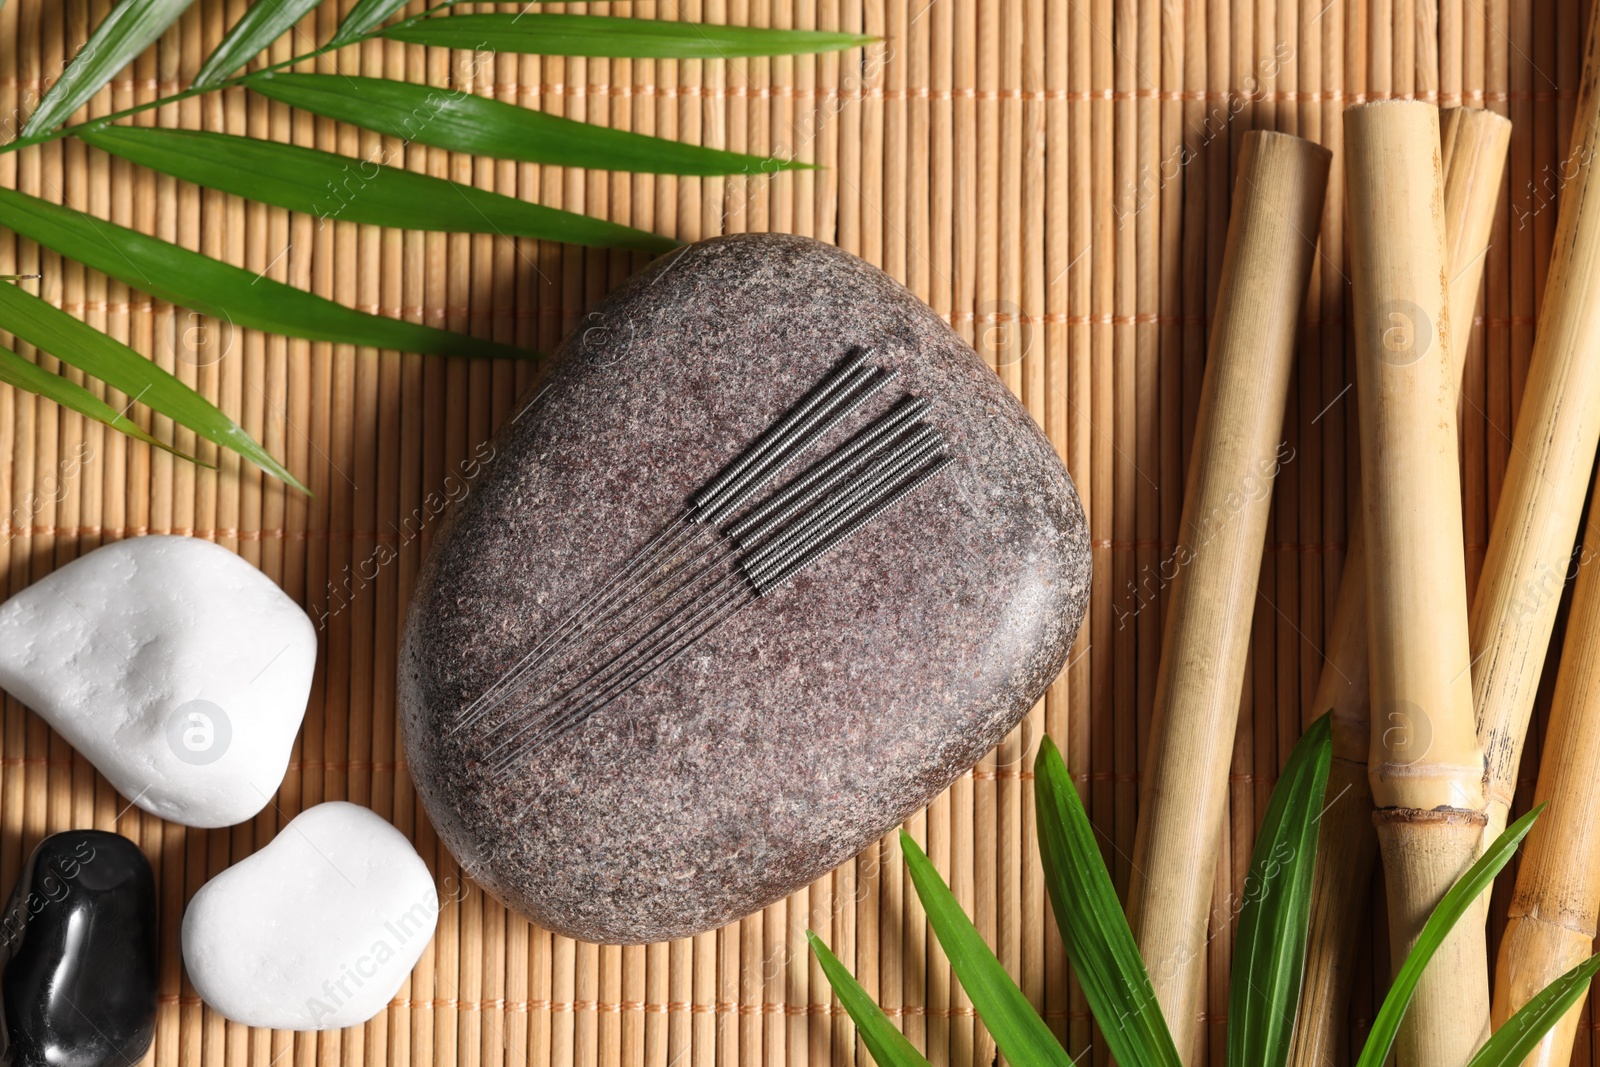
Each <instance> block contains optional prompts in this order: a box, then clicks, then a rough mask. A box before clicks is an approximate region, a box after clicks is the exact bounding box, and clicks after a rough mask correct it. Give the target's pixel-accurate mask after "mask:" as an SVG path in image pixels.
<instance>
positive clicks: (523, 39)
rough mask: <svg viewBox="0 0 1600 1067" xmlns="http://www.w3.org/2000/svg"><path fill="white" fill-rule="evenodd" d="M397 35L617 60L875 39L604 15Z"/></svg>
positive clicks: (457, 21) (447, 26) (427, 23)
mask: <svg viewBox="0 0 1600 1067" xmlns="http://www.w3.org/2000/svg"><path fill="white" fill-rule="evenodd" d="M379 36H382V37H388V38H390V39H391V40H395V41H406V42H408V43H411V44H424V45H432V46H434V47H438V48H465V49H476V50H478V51H482V52H522V53H526V54H530V55H547V56H610V57H612V58H618V59H733V58H735V57H738V56H778V55H801V54H806V53H812V52H833V51H837V50H839V49H841V48H857V47H860V46H861V45H866V44H871V43H872V42H873V41H875V40H877V38H875V37H866V36H863V35H861V34H856V33H830V32H826V31H818V30H774V29H763V28H758V27H752V26H718V25H710V24H705V23H698V22H663V21H660V20H658V19H631V18H612V17H610V16H605V15H548V14H519V15H509V14H498V15H495V14H489V15H454V16H451V17H449V18H428V19H423V20H421V21H408V22H402V23H400V24H399V25H397V26H392V27H390V28H389V29H387V30H384V31H382V33H381V34H380V35H379Z"/></svg>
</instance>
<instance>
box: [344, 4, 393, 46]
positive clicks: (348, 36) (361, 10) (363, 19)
mask: <svg viewBox="0 0 1600 1067" xmlns="http://www.w3.org/2000/svg"><path fill="white" fill-rule="evenodd" d="M405 6H406V0H361V2H360V3H358V4H356V6H355V7H353V8H351V9H350V14H348V15H346V16H345V17H344V21H343V22H341V23H339V28H338V29H337V30H335V31H334V33H333V39H332V40H331V41H329V42H328V43H329V44H331V45H342V44H349V43H350V42H351V41H354V40H355V39H356V38H357V37H360V36H362V35H363V34H365V33H366V32H367V31H369V30H371V29H373V28H374V27H376V26H379V25H381V24H382V23H383V20H384V19H386V18H388V17H389V16H390V15H392V14H394V13H395V12H396V11H399V10H400V9H401V8H403V7H405Z"/></svg>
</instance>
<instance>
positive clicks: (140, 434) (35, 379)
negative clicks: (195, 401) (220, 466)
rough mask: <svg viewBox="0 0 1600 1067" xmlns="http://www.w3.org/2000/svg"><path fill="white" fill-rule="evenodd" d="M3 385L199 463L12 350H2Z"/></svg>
mask: <svg viewBox="0 0 1600 1067" xmlns="http://www.w3.org/2000/svg"><path fill="white" fill-rule="evenodd" d="M0 382H5V383H6V384H7V385H14V386H16V387H17V388H18V389H26V390H27V391H28V392H30V393H37V394H39V395H40V396H42V397H44V398H45V399H46V400H53V401H55V402H56V403H57V404H60V405H61V406H62V407H64V408H70V409H71V410H73V411H76V412H77V413H78V414H80V415H83V416H85V417H87V418H91V419H94V420H95V421H96V422H103V423H105V424H106V425H107V426H109V427H111V428H112V429H113V430H118V431H121V432H122V433H125V434H127V435H128V436H129V437H132V438H134V439H136V440H139V441H143V442H144V443H145V444H147V445H155V446H156V447H157V448H159V449H162V450H164V451H167V452H171V453H172V454H173V455H175V456H183V458H184V459H187V460H190V461H191V462H198V460H195V458H194V457H193V456H187V455H184V454H183V453H182V452H179V451H177V450H176V449H174V448H172V447H171V446H170V445H166V444H163V443H162V442H160V441H158V440H156V439H155V438H154V437H151V436H150V435H149V434H147V433H145V432H144V431H143V430H141V429H140V428H139V425H138V423H136V422H133V421H132V420H130V419H128V418H127V417H126V416H124V415H123V414H122V412H120V411H117V410H116V409H115V408H113V407H112V406H111V405H110V404H107V403H106V402H105V401H104V400H101V399H100V398H99V397H97V396H95V395H94V394H93V393H91V392H89V390H87V389H85V388H84V387H83V386H81V385H79V384H77V383H76V382H72V381H69V380H67V379H66V378H63V377H61V375H59V374H51V373H50V372H49V371H47V370H45V369H44V368H43V367H40V366H39V365H38V364H36V363H30V362H28V361H27V360H25V359H23V358H22V357H21V356H19V355H17V354H16V353H15V352H13V351H11V349H9V348H0ZM202 466H204V464H202Z"/></svg>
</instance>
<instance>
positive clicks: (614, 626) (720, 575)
mask: <svg viewBox="0 0 1600 1067" xmlns="http://www.w3.org/2000/svg"><path fill="white" fill-rule="evenodd" d="M872 355H873V353H872V352H871V350H863V351H858V352H857V353H855V354H854V355H852V356H850V357H849V358H847V359H845V360H844V361H843V362H842V363H840V364H839V365H837V366H836V367H834V369H833V370H832V371H830V372H829V373H828V375H827V376H826V377H824V378H823V379H822V381H820V382H818V383H817V385H816V386H814V387H813V388H812V389H811V391H810V392H808V393H806V395H805V396H803V397H801V399H800V401H799V402H798V403H796V404H795V406H794V407H793V408H791V409H790V410H789V411H788V412H787V413H786V414H785V415H784V416H783V417H782V418H780V419H779V420H778V421H777V422H775V423H773V424H772V425H771V426H770V427H768V428H767V429H766V430H765V431H764V432H763V433H762V434H761V435H760V436H759V437H757V438H756V439H755V441H753V442H752V443H751V444H750V446H749V447H748V448H747V449H745V451H744V452H743V453H741V454H740V455H739V456H738V458H736V459H735V460H734V461H733V462H732V463H730V464H729V465H728V466H727V467H726V468H724V469H723V471H722V472H721V473H720V474H718V475H717V476H716V477H715V478H713V479H712V480H711V481H710V482H708V483H706V485H705V486H704V487H703V488H701V489H700V490H699V491H698V492H696V493H695V494H694V495H693V496H691V497H690V498H689V501H688V504H687V506H686V507H685V508H684V509H683V510H682V511H680V512H679V513H678V515H677V516H676V517H675V518H674V519H672V521H670V522H669V523H668V524H667V525H666V527H665V528H663V529H662V530H661V531H660V532H659V533H658V534H656V535H655V537H653V538H652V539H651V540H650V542H649V543H648V544H646V545H645V546H644V547H643V548H641V549H640V550H639V551H638V552H636V553H635V554H634V555H633V557H632V558H631V559H629V560H628V561H627V562H626V563H623V564H622V565H621V566H620V567H619V568H618V569H617V571H616V572H615V573H614V574H613V575H612V576H611V577H610V578H609V579H607V580H606V581H605V582H604V583H603V584H602V585H601V587H600V588H599V589H597V590H596V591H595V592H593V593H592V594H590V595H589V596H588V597H587V598H586V599H585V600H584V602H583V603H581V604H579V605H578V606H577V607H576V608H575V609H574V610H573V611H572V612H570V613H569V614H568V615H567V616H566V617H565V618H563V619H562V620H561V621H560V622H559V623H557V624H556V625H555V626H554V627H552V628H551V629H550V630H549V631H548V632H547V633H545V634H544V635H543V636H542V637H540V638H539V639H538V640H537V641H536V642H535V644H534V646H533V647H532V648H531V649H529V650H528V652H527V653H526V654H525V655H524V656H523V657H522V658H521V659H520V660H518V661H517V662H516V663H515V664H514V665H513V666H512V667H511V669H510V670H508V671H507V672H506V673H505V674H504V675H502V676H501V677H500V678H499V680H497V681H496V682H495V683H494V684H492V685H491V686H489V688H488V689H486V690H485V691H484V692H483V693H482V694H481V695H479V696H478V697H477V699H475V700H473V701H472V703H471V704H469V705H468V706H467V707H466V708H464V709H462V712H461V718H460V720H459V721H458V722H457V723H456V725H455V726H454V727H453V728H452V731H451V732H452V733H454V732H456V731H459V730H462V729H465V728H467V727H469V726H471V725H473V724H474V723H477V722H479V721H480V720H483V719H485V718H488V717H490V716H494V715H496V713H497V712H498V711H499V710H500V709H501V708H502V707H505V706H506V705H507V704H508V702H511V698H512V697H513V696H516V695H518V694H524V693H525V695H524V696H522V697H521V698H520V699H518V700H516V701H515V702H514V704H513V706H512V708H511V709H509V710H508V711H507V712H506V713H505V714H503V715H501V716H500V717H499V718H498V719H497V720H496V721H493V722H492V724H491V725H490V726H489V727H488V728H487V729H486V730H485V731H484V733H485V736H486V738H487V739H488V740H489V741H490V745H491V747H490V749H489V751H488V753H487V754H486V755H485V757H484V759H485V760H486V761H487V762H488V763H489V765H490V776H491V778H500V777H503V776H504V775H506V774H507V773H509V771H510V770H511V769H512V768H513V767H516V766H518V765H522V764H525V763H526V761H528V760H530V759H532V758H534V757H536V756H538V755H539V754H540V753H541V752H543V751H544V750H545V748H546V747H547V746H548V745H549V744H550V743H551V742H553V741H555V740H556V739H557V738H559V737H561V736H562V735H564V734H565V733H567V732H568V731H570V730H572V729H574V728H575V727H577V726H578V725H580V724H581V723H583V722H584V721H585V720H586V719H588V718H589V717H590V716H591V715H593V714H595V713H596V712H597V711H599V710H601V709H602V708H604V707H606V706H607V705H609V704H610V703H611V702H612V701H614V700H616V699H617V698H618V697H620V696H622V695H623V694H624V693H626V692H628V690H630V689H632V688H633V687H634V686H636V685H638V684H639V683H640V682H642V681H644V680H645V679H646V678H648V677H650V676H651V675H652V674H654V673H655V672H656V671H658V670H660V669H661V668H662V667H665V666H666V665H667V664H669V663H671V662H672V661H673V660H675V659H677V658H678V657H679V656H681V655H683V653H684V652H686V651H688V649H690V648H691V647H693V646H694V644H695V642H697V641H699V640H700V639H701V638H702V637H704V636H705V635H706V634H708V633H710V632H711V631H712V630H714V629H716V628H717V627H718V626H720V625H722V624H723V623H724V622H726V621H727V620H728V619H731V618H732V617H733V616H734V615H736V614H738V613H739V612H741V611H743V610H744V609H745V608H747V607H749V606H750V605H751V604H754V603H756V602H757V601H759V600H761V599H762V598H763V597H765V596H767V595H769V594H770V593H772V592H773V591H774V590H775V589H777V588H779V587H780V586H782V585H783V584H784V583H785V582H787V581H788V580H789V579H790V578H792V577H793V576H794V575H796V574H798V573H799V572H800V571H802V570H804V569H805V568H807V567H809V566H811V565H812V564H813V563H815V562H816V561H817V560H819V559H821V558H822V557H823V556H825V555H827V554H828V553H829V552H831V551H832V550H833V549H834V548H836V547H838V546H839V545H840V544H842V543H843V542H844V541H845V540H847V539H848V538H850V537H851V536H852V535H854V534H855V533H857V532H858V531H859V530H861V529H862V528H863V527H865V526H867V525H868V524H869V523H871V522H872V521H873V520H874V519H876V518H878V516H880V515H882V514H883V513H884V512H885V511H887V510H889V509H890V508H892V507H893V506H894V505H895V504H897V503H899V502H900V501H901V500H904V499H905V498H906V497H908V496H910V495H911V494H912V493H914V492H916V491H917V490H918V489H920V488H921V487H922V486H923V485H925V484H926V483H927V482H928V481H930V480H931V479H932V478H934V477H935V476H936V475H938V474H939V472H940V471H942V470H944V468H945V467H946V466H948V465H949V464H950V462H951V458H950V456H949V455H948V454H947V452H946V450H945V442H944V437H943V435H942V434H940V433H939V431H938V430H937V429H936V428H934V427H933V426H931V425H929V424H927V423H925V422H922V421H920V420H921V418H922V416H923V415H924V414H926V413H927V411H928V406H929V405H928V402H927V401H926V400H924V399H921V398H919V397H913V396H902V397H900V398H899V399H898V400H897V401H895V402H894V403H893V404H892V405H891V406H890V407H889V408H888V410H887V411H885V412H884V413H883V414H881V415H879V416H878V417H877V418H875V419H873V420H871V421H870V422H869V423H867V425H865V426H864V427H862V428H861V429H860V430H859V431H857V432H856V433H855V434H854V435H853V436H851V437H850V438H849V439H848V440H846V441H845V442H844V443H843V444H841V445H839V446H838V447H837V448H836V449H834V450H833V451H832V452H830V453H829V454H828V455H826V456H823V457H822V458H821V459H818V460H817V461H815V462H814V463H812V464H811V466H809V467H808V468H806V469H805V470H803V471H802V472H801V473H800V474H799V475H797V476H796V477H795V478H793V479H792V480H791V481H789V482H788V483H787V484H785V485H784V486H783V487H782V488H780V489H778V490H777V491H775V492H773V493H771V494H770V495H769V496H767V497H766V498H765V499H764V500H761V501H759V502H756V498H757V497H759V496H760V495H761V494H762V493H763V492H764V491H765V490H766V489H767V487H768V486H769V485H770V484H771V483H772V482H773V481H774V480H775V479H776V478H777V477H778V475H779V474H780V473H781V472H782V471H784V470H785V469H786V468H788V467H789V466H791V465H792V464H793V463H794V462H795V461H796V460H797V459H798V458H799V457H800V456H801V455H802V454H804V453H805V452H807V451H808V450H809V449H810V448H811V446H812V445H814V444H815V443H816V442H818V441H820V440H821V439H822V438H823V437H825V436H826V435H827V434H828V433H829V431H831V430H833V429H834V428H836V427H837V426H839V425H840V424H841V423H842V422H844V421H845V420H846V419H847V418H849V417H850V416H851V415H852V414H854V413H855V412H856V411H858V410H859V409H860V408H861V407H862V406H863V405H865V404H866V403H867V401H869V400H871V399H872V398H873V397H875V396H877V395H878V394H879V393H880V392H882V391H883V389H884V387H885V386H887V385H889V384H890V383H891V382H892V381H894V379H895V378H896V376H897V373H898V372H895V371H886V370H883V369H881V368H878V367H874V366H871V365H869V361H870V360H871V358H872ZM752 505H753V506H752ZM746 509H747V510H746Z"/></svg>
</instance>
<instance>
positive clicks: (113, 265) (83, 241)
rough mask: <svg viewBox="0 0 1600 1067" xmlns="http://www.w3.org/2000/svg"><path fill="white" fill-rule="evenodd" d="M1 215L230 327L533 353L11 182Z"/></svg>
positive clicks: (507, 354) (65, 251) (435, 350)
mask: <svg viewBox="0 0 1600 1067" xmlns="http://www.w3.org/2000/svg"><path fill="white" fill-rule="evenodd" d="M0 221H3V222H4V225H5V226H7V227H8V228H10V229H11V230H13V231H15V232H16V233H19V234H21V235H23V236H24V237H27V238H29V239H31V240H34V241H38V242H39V243H40V244H42V245H44V246H45V247H47V248H53V249H55V250H56V251H57V252H60V253H61V254H62V255H64V256H67V257H69V258H71V259H75V260H77V261H78V262H80V263H82V264H84V265H86V266H89V267H92V268H94V269H95V270H97V271H100V272H101V273H103V274H108V275H110V276H111V277H113V278H116V279H117V280H119V281H122V282H125V283H126V284H128V285H131V286H133V287H134V288H136V289H140V290H143V291H144V292H147V293H149V294H151V295H152V296H154V297H156V298H158V299H161V300H166V301H169V302H171V303H173V304H178V305H181V306H183V307H187V308H193V309H194V310H195V311H199V312H202V313H203V314H206V315H210V316H212V317H214V318H217V319H221V320H224V321H226V322H230V323H232V324H233V325H235V326H241V327H248V328H253V329H258V330H267V331H270V332H272V333H281V334H288V335H289V336H291V337H305V338H308V339H310V340H313V341H332V342H335V343H342V344H352V345H365V346H369V347H372V348H390V349H398V350H400V351H403V352H422V353H430V354H434V355H443V356H477V357H495V358H505V359H525V358H529V357H531V356H533V355H534V353H531V352H527V351H524V350H523V349H519V348H513V347H511V346H510V345H502V344H498V343H496V342H493V341H484V340H479V339H477V338H473V337H466V336H464V335H461V334H455V333H449V332H447V331H445V330H436V329H434V328H432V327H430V326H421V325H418V324H416V323H411V322H402V321H401V320H399V319H391V318H386V317H383V316H380V315H368V314H366V313H364V312H360V311H356V310H354V309H352V308H347V307H344V306H342V305H340V304H336V303H334V302H333V301H331V300H327V299H324V298H323V297H320V296H314V295H312V294H311V293H306V292H302V291H301V290H299V289H296V288H294V287H293V286H289V285H284V284H283V283H282V282H276V281H273V280H271V279H270V278H265V277H261V276H258V275H254V274H251V273H250V272H249V271H247V270H243V269H241V268H239V267H235V266H232V265H230V264H227V263H223V262H221V261H220V260H215V259H211V258H210V257H208V256H202V255H200V254H199V253H198V252H191V251H189V250H188V249H186V248H179V247H178V246H177V245H174V244H169V243H168V242H166V241H161V240H158V239H156V238H154V237H148V236H146V235H145V234H142V233H139V232H138V231H137V230H130V229H127V228H126V227H123V226H118V225H116V224H114V223H110V222H106V221H104V220H102V219H97V218H94V217H93V216H91V215H85V214H84V213H83V212H81V211H73V210H72V209H70V208H65V207H62V206H60V205H58V204H52V203H49V202H48V201H45V200H40V199H38V198H37V197H32V196H28V195H27V194H26V193H19V192H17V191H16V190H13V189H0ZM58 355H59V353H58Z"/></svg>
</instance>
